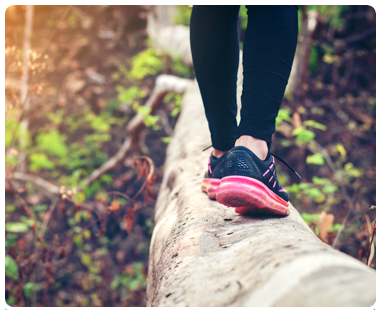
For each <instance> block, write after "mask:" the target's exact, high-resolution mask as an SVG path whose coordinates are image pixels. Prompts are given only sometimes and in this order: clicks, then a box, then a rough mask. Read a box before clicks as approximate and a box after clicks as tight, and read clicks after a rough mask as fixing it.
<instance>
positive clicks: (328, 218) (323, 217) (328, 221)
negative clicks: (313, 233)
mask: <svg viewBox="0 0 382 313" xmlns="http://www.w3.org/2000/svg"><path fill="white" fill-rule="evenodd" d="M333 222H334V215H333V214H331V213H329V214H326V212H325V211H322V212H321V214H320V215H319V216H318V229H319V237H320V239H321V240H322V241H324V242H326V243H327V237H328V232H329V228H330V226H332V224H333Z"/></svg>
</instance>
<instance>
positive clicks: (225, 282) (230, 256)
mask: <svg viewBox="0 0 382 313" xmlns="http://www.w3.org/2000/svg"><path fill="white" fill-rule="evenodd" d="M209 138H210V136H209V132H208V127H207V122H206V118H205V116H204V111H203V106H202V100H201V97H200V93H199V89H198V87H197V84H196V82H194V83H193V84H192V85H190V86H189V87H188V88H187V91H186V93H185V95H184V98H183V103H182V111H181V115H180V117H179V120H178V122H177V124H176V126H175V129H174V133H173V137H172V139H171V142H170V144H169V146H168V149H167V156H166V163H165V168H164V176H163V181H162V185H161V188H160V192H159V195H158V199H157V203H156V208H155V228H154V232H153V236H152V239H151V246H150V256H149V272H148V280H147V306H181V307H184V306H219V307H220V306H372V305H373V304H374V303H375V300H376V276H375V270H373V269H370V268H369V267H367V266H366V265H364V264H363V263H361V262H359V261H358V260H356V259H354V258H352V257H350V256H348V255H346V254H344V253H341V252H339V251H338V250H335V249H333V248H332V247H330V246H329V245H327V244H325V243H323V242H322V241H321V240H319V239H318V238H317V236H316V235H315V234H314V233H313V232H312V231H311V229H310V228H309V227H308V225H307V224H306V223H305V222H304V221H303V219H302V218H301V216H300V214H299V213H298V211H297V210H296V209H295V208H294V207H293V205H292V204H289V209H290V212H291V213H290V215H289V216H288V217H282V218H278V217H245V216H241V215H239V214H237V213H235V210H234V208H229V207H226V206H224V205H222V204H219V203H217V202H216V201H212V200H209V198H208V197H207V195H206V194H205V193H203V192H202V191H201V187H200V186H201V181H202V179H203V175H204V171H205V170H206V168H207V159H208V155H209V153H210V151H205V152H202V149H203V148H205V147H207V146H209V145H210V139H209Z"/></svg>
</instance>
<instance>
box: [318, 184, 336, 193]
mask: <svg viewBox="0 0 382 313" xmlns="http://www.w3.org/2000/svg"><path fill="white" fill-rule="evenodd" d="M337 189H338V187H337V186H333V185H328V186H325V187H324V188H322V192H325V193H333V192H335V191H337Z"/></svg>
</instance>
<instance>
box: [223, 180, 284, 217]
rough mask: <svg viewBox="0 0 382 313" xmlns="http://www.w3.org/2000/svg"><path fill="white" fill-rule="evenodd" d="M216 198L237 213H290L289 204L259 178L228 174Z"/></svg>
mask: <svg viewBox="0 0 382 313" xmlns="http://www.w3.org/2000/svg"><path fill="white" fill-rule="evenodd" d="M216 200H217V201H218V202H219V203H221V204H224V205H226V206H229V207H235V208H236V210H235V211H236V213H240V214H248V213H274V214H279V215H289V213H290V212H289V208H288V206H289V204H288V202H286V201H285V200H284V199H282V198H280V197H279V196H278V195H276V194H275V193H274V192H273V191H272V190H270V189H269V188H268V187H267V186H265V185H264V184H263V183H262V182H260V181H258V180H257V179H254V178H251V177H246V176H226V177H223V179H222V180H221V181H220V185H219V187H218V188H217V190H216Z"/></svg>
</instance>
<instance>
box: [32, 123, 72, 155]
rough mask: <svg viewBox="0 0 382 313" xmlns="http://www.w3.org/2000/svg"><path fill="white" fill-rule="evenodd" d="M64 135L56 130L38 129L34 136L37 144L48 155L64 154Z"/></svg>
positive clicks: (65, 152) (66, 150)
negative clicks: (38, 131)
mask: <svg viewBox="0 0 382 313" xmlns="http://www.w3.org/2000/svg"><path fill="white" fill-rule="evenodd" d="M65 140H66V135H61V134H60V133H59V132H58V130H56V129H54V130H50V131H48V132H47V131H40V133H39V134H38V135H37V137H36V142H37V146H38V147H39V148H40V149H42V150H44V151H45V152H46V153H47V154H49V155H56V156H59V157H64V156H66V154H67V152H68V148H67V147H66V144H65Z"/></svg>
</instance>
